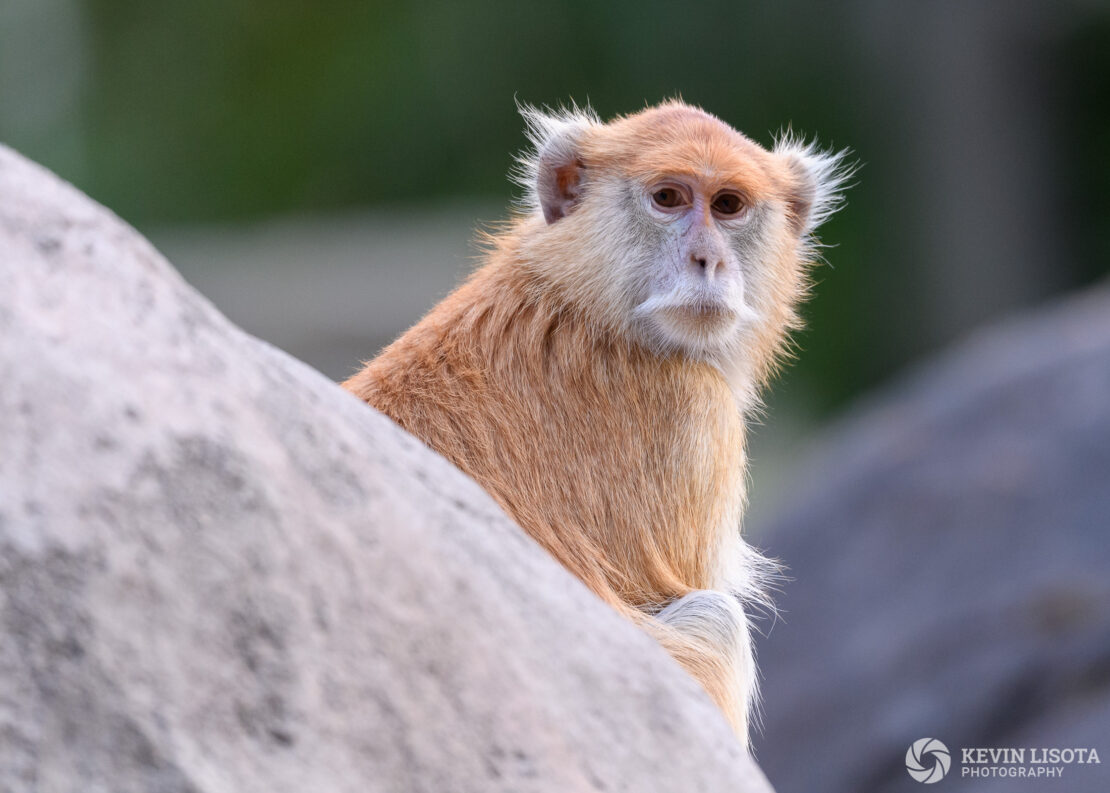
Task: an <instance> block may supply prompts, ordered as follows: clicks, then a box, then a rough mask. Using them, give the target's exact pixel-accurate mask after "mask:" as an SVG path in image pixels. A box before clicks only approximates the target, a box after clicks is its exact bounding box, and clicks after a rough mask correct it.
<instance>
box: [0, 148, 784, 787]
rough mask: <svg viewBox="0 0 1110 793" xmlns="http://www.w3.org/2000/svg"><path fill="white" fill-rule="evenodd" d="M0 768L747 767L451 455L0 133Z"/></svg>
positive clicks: (98, 775) (372, 775) (65, 776)
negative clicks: (198, 285)
mask: <svg viewBox="0 0 1110 793" xmlns="http://www.w3.org/2000/svg"><path fill="white" fill-rule="evenodd" d="M306 266H308V265H306ZM0 790H2V791H42V792H43V793H54V792H55V791H82V793H96V792H97V791H112V792H113V793H127V792H128V791H136V792H137V791H144V792H147V791H167V792H169V791H189V792H190V793H208V792H209V791H266V793H280V792H281V791H298V793H300V792H302V791H330V792H335V793H340V792H341V791H435V793H442V792H444V791H587V790H589V791H594V790H596V791H602V790H604V791H637V792H639V791H729V793H737V791H759V790H769V788H768V787H767V785H766V782H765V780H763V778H762V775H761V774H760V773H759V771H758V769H757V768H755V767H754V765H752V763H751V762H750V761H749V760H747V759H746V758H745V757H744V756H743V754H742V753H741V751H740V749H739V748H738V746H737V744H736V742H735V741H734V739H733V738H732V735H731V733H730V731H729V729H728V727H727V726H726V725H725V723H724V721H723V719H722V718H721V717H720V715H719V714H718V713H717V711H716V710H715V709H714V708H713V706H712V705H711V704H710V703H709V701H708V700H707V698H706V697H705V696H704V695H703V694H702V692H701V691H700V689H698V687H697V686H696V684H695V683H694V682H693V681H692V680H691V679H689V678H687V677H686V676H685V675H684V674H683V673H682V672H681V671H680V670H679V668H678V667H677V666H676V665H675V664H674V663H673V662H672V661H671V660H670V659H669V657H667V656H666V654H665V653H664V652H663V651H662V650H661V649H660V648H659V647H658V646H656V645H655V644H654V643H653V642H652V641H651V640H650V639H649V638H648V637H646V636H645V635H643V634H641V633H640V632H639V631H637V630H636V629H634V628H633V627H632V626H631V625H629V624H626V623H625V622H624V621H623V620H621V619H620V618H619V617H617V616H616V615H615V614H614V613H612V612H611V611H610V610H609V609H608V608H606V607H605V606H603V605H602V604H601V603H600V602H599V601H597V600H596V599H595V598H594V597H593V596H592V595H591V594H590V593H589V592H588V591H586V590H585V588H584V587H582V586H581V585H580V584H579V583H578V582H577V581H576V580H574V579H573V578H572V577H571V576H569V575H568V574H567V573H566V572H565V571H564V570H563V569H562V568H561V567H559V566H558V565H557V564H556V563H555V562H554V561H553V560H551V559H550V558H549V557H548V556H547V555H546V554H545V553H544V552H543V551H542V550H541V549H540V548H539V547H538V546H536V545H535V544H533V543H532V542H531V540H529V539H528V538H527V537H526V536H525V535H524V534H523V533H522V532H521V531H520V530H519V529H518V528H517V527H515V526H514V525H513V524H511V523H510V522H509V521H508V520H507V519H506V518H505V517H504V515H503V514H502V513H501V512H500V511H499V510H498V509H497V508H496V507H495V506H494V504H493V503H492V502H491V501H490V499H489V498H488V497H487V496H486V495H485V494H484V493H483V492H482V491H481V490H480V489H479V488H478V487H477V486H476V485H475V484H473V483H472V482H471V481H469V480H468V479H466V478H465V477H464V476H463V475H462V474H461V473H460V472H458V471H457V470H456V469H454V468H453V467H452V466H450V465H449V464H448V463H446V462H445V461H444V460H442V459H441V458H439V457H438V456H437V455H435V454H433V453H432V452H430V451H429V450H427V449H426V448H424V447H423V446H421V445H420V444H419V443H417V442H416V441H414V440H413V439H412V438H410V437H409V436H407V435H405V434H404V433H403V432H402V431H400V430H399V429H398V428H397V427H395V426H394V425H393V424H392V423H391V422H389V421H388V420H386V419H385V418H384V417H382V416H380V415H378V414H376V413H375V412H373V411H371V410H370V409H369V408H367V407H365V406H364V405H362V404H361V403H359V402H358V401H357V400H355V399H354V398H353V397H351V396H349V395H348V394H346V393H344V392H343V391H341V390H340V389H339V388H338V387H337V386H336V385H334V384H332V383H331V382H328V381H327V380H325V379H324V378H323V377H322V376H320V375H319V374H317V373H316V372H314V371H312V370H311V369H309V368H308V367H306V366H304V365H303V364H300V363H299V362H297V361H295V360H293V359H291V358H289V357H288V356H286V355H285V354H283V353H280V352H278V351H277V350H275V349H273V348H271V347H269V346H268V345H266V344H263V343H261V342H259V341H257V340H255V339H253V338H250V337H248V336H247V335H246V334H244V333H242V332H240V331H238V330H237V329H236V328H234V327H233V326H231V325H230V324H229V323H228V322H227V321H226V320H225V319H223V317H221V316H220V315H219V314H218V313H217V312H216V311H215V310H214V309H213V308H212V307H211V306H210V305H209V304H208V303H207V302H206V301H205V300H204V299H202V298H201V297H199V296H198V295H197V294H196V293H195V292H193V291H192V290H191V289H190V288H189V287H188V286H187V285H186V284H185V283H184V282H183V281H182V280H181V279H180V278H179V277H178V276H177V275H176V273H175V272H174V271H173V270H172V268H171V267H170V266H169V265H168V264H167V263H166V262H165V261H164V260H163V259H162V258H161V257H160V256H159V254H158V253H157V252H156V251H155V250H154V249H153V248H151V247H150V246H149V245H148V244H147V243H146V242H145V241H144V240H143V239H141V238H140V237H139V236H138V235H137V234H136V233H135V232H134V231H133V230H131V229H130V228H128V227H127V226H125V225H124V224H123V223H121V222H120V221H119V220H117V219H116V218H114V217H113V216H112V215H111V214H110V213H108V212H106V211H105V210H104V209H102V208H100V207H98V206H97V205H95V204H94V203H93V202H91V201H90V200H88V199H87V198H85V197H84V196H82V195H80V194H79V193H78V192H76V191H75V190H74V189H73V188H71V187H69V186H68V185H65V184H64V183H62V182H60V181H59V180H57V179H56V178H55V177H53V176H52V175H50V174H48V173H46V172H45V171H43V170H42V169H40V168H38V167H36V166H34V165H32V164H30V163H28V162H26V161H25V160H23V159H22V158H20V157H19V156H18V155H16V154H14V153H12V152H11V151H10V150H6V149H0Z"/></svg>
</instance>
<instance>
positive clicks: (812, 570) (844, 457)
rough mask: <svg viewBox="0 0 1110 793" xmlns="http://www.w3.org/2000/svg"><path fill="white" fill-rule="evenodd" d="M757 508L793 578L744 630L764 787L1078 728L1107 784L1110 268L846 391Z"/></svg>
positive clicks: (1072, 733) (855, 775)
mask: <svg viewBox="0 0 1110 793" xmlns="http://www.w3.org/2000/svg"><path fill="white" fill-rule="evenodd" d="M795 492H796V495H795V497H794V499H793V505H792V508H791V509H790V510H789V511H788V512H786V513H785V514H783V515H781V516H780V517H779V518H778V519H777V520H775V521H773V522H771V523H769V524H768V525H766V526H764V527H762V529H761V531H763V532H765V534H762V535H761V536H766V537H767V538H768V540H767V543H768V545H769V546H770V550H771V552H772V553H773V554H774V555H776V556H779V557H780V558H782V559H783V560H784V561H785V562H786V564H787V565H788V566H789V568H790V575H791V576H792V578H793V579H794V580H793V581H791V582H790V583H789V584H788V585H787V586H786V587H785V591H784V593H783V596H782V597H781V599H780V603H781V605H782V607H783V608H784V611H785V621H781V622H779V624H777V625H775V626H774V628H773V630H772V631H771V632H770V635H769V637H768V639H767V640H765V641H763V642H762V646H761V647H760V648H759V649H760V666H761V668H762V670H763V674H764V677H765V684H764V693H765V708H766V720H765V724H766V729H765V731H764V734H763V736H762V739H761V741H760V742H758V743H757V756H758V757H759V759H760V763H761V765H762V766H763V768H764V770H765V771H766V772H767V775H768V777H769V778H770V780H771V781H772V782H773V783H774V784H775V786H776V788H777V789H779V790H781V791H787V792H789V791H798V792H799V793H801V792H802V791H807V792H808V791H816V790H820V791H824V793H841V792H843V793H849V792H851V793H858V791H875V792H881V791H894V790H914V789H918V788H917V783H916V782H913V781H912V780H911V779H910V778H909V776H908V775H907V773H906V770H905V763H904V759H905V754H906V750H907V748H908V747H909V746H910V744H911V743H912V742H913V741H914V740H916V739H919V738H925V737H934V738H939V739H940V740H941V741H943V742H944V743H945V744H946V745H947V746H948V747H949V749H950V751H952V752H953V753H954V755H953V758H954V761H955V762H956V763H959V757H958V756H957V754H955V753H958V752H959V748H960V747H1091V746H1094V747H1096V748H1097V749H1098V751H1099V752H1100V754H1101V758H1100V759H1101V760H1102V764H1101V765H1092V766H1081V765H1075V766H1068V767H1066V768H1065V772H1064V776H1063V777H1061V778H1059V779H1056V780H1041V781H1040V782H1039V783H1038V782H1036V781H1033V782H1030V781H1029V780H1021V779H1009V778H999V779H970V778H964V777H961V776H960V773H962V772H961V770H960V768H959V766H958V765H955V766H954V767H953V769H952V771H951V772H950V776H949V778H946V779H944V780H943V782H942V783H941V784H939V785H938V787H937V789H938V790H939V789H941V788H942V787H943V789H944V790H946V791H965V790H967V791H972V790H974V791H976V792H977V793H978V792H981V791H995V790H999V791H1001V790H1007V791H1009V790H1017V789H1019V788H1020V789H1026V790H1067V791H1069V792H1070V793H1085V792H1086V791H1091V792H1092V793H1093V791H1106V790H1108V789H1110V744H1108V743H1107V738H1108V737H1110V286H1107V285H1103V286H1101V287H1099V288H1096V289H1094V290H1092V291H1090V292H1088V293H1086V294H1083V295H1081V296H1078V297H1075V298H1072V299H1071V300H1069V301H1067V302H1065V303H1063V304H1061V305H1058V306H1056V307H1054V308H1052V309H1050V310H1047V311H1044V312H1043V313H1040V314H1037V315H1035V316H1032V317H1029V318H1025V319H1021V320H1017V321H1015V322H1012V323H1010V324H1008V325H1005V326H1002V327H998V328H996V329H994V330H991V331H988V332H985V333H983V334H981V335H980V336H978V337H976V338H975V339H973V340H971V341H970V342H969V343H967V344H966V345H964V346H963V347H961V348H959V349H957V350H955V351H953V352H952V353H950V354H949V355H947V356H945V357H944V358H943V359H941V360H939V361H938V362H936V363H935V364H933V365H931V366H929V367H927V368H924V369H922V370H919V371H918V372H917V373H916V374H915V375H914V376H912V377H910V378H909V379H907V380H906V381H905V382H903V383H902V384H901V385H900V386H898V387H896V388H894V389H891V390H890V391H888V392H887V393H885V394H884V395H882V396H880V397H878V398H877V399H875V400H873V401H872V402H871V403H870V404H869V405H867V406H864V407H863V408H861V409H860V410H859V411H858V412H857V413H856V415H855V416H854V417H853V418H851V419H849V420H847V421H846V422H845V423H844V424H843V425H842V426H841V427H840V428H839V429H838V430H836V431H834V432H833V433H832V437H831V438H829V439H828V441H827V443H825V444H824V448H823V450H822V451H821V452H820V453H819V454H818V455H817V456H816V457H815V459H813V460H812V462H811V464H810V465H809V466H808V467H807V468H806V470H805V471H804V472H803V473H802V474H801V475H800V476H799V478H798V480H797V482H796V491H795Z"/></svg>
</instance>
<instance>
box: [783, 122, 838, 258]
mask: <svg viewBox="0 0 1110 793" xmlns="http://www.w3.org/2000/svg"><path fill="white" fill-rule="evenodd" d="M774 153H775V154H776V155H777V156H778V157H779V158H781V160H782V161H783V162H784V164H785V165H786V169H787V172H788V174H789V176H788V180H787V185H788V186H787V195H786V203H787V207H788V209H789V212H790V223H791V227H792V228H793V229H794V233H796V234H797V235H798V236H800V237H804V236H808V235H810V234H812V233H813V232H814V231H816V230H817V227H818V226H820V225H821V224H822V223H824V222H825V221H826V220H828V219H829V217H830V216H832V214H833V213H834V212H836V211H837V210H838V209H840V207H841V206H842V205H843V204H844V190H845V189H846V188H847V187H848V184H847V182H848V180H849V179H851V178H852V176H853V174H855V172H856V169H857V166H856V165H855V164H850V163H848V162H847V157H848V156H849V154H850V152H849V150H848V149H843V150H841V151H838V152H833V151H822V150H821V149H819V148H818V147H817V143H816V142H810V143H806V142H805V141H804V140H802V139H801V138H798V137H795V136H794V134H793V133H791V132H790V131H786V132H784V133H783V134H782V135H780V136H779V139H778V140H777V141H776V142H775V148H774Z"/></svg>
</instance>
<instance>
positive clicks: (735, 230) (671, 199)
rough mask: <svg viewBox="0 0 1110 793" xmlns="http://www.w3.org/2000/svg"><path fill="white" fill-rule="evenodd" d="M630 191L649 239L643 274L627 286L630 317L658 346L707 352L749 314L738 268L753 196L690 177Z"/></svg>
mask: <svg viewBox="0 0 1110 793" xmlns="http://www.w3.org/2000/svg"><path fill="white" fill-rule="evenodd" d="M632 190H633V192H634V193H638V194H639V195H638V196H636V198H638V200H636V201H633V202H630V203H631V204H632V207H631V208H632V210H633V211H635V212H637V213H638V214H639V215H640V217H641V222H640V223H639V225H641V226H642V227H643V233H644V237H645V239H646V240H648V241H649V242H648V245H647V248H646V250H645V251H644V257H645V258H647V259H648V261H647V262H645V263H644V266H643V273H642V275H641V277H639V278H635V277H634V278H633V279H631V281H632V283H630V284H629V286H630V287H632V293H633V294H634V295H635V298H634V301H635V300H636V299H638V302H635V305H633V306H632V314H633V316H634V317H635V318H636V320H637V321H638V323H640V324H641V325H642V329H643V331H644V332H646V333H647V334H649V335H650V336H651V337H653V338H654V339H656V340H657V341H659V342H662V343H663V344H665V345H666V346H673V347H679V348H681V349H685V350H689V351H698V352H707V351H710V350H712V349H713V348H715V347H718V346H721V345H724V344H727V343H728V342H729V340H731V339H732V338H734V337H735V336H736V335H737V333H738V332H739V330H740V328H741V326H742V325H743V324H744V323H746V322H750V321H753V320H754V319H755V318H756V312H755V310H754V309H753V308H752V307H751V306H750V305H749V304H748V302H747V300H746V294H745V292H746V287H747V283H746V282H747V281H749V280H750V279H751V277H752V275H753V269H752V267H750V266H749V267H745V266H744V263H745V260H746V259H747V258H748V257H749V254H750V252H751V249H753V248H754V247H757V246H755V245H753V243H755V242H757V239H756V232H757V231H758V228H759V225H760V224H759V222H758V221H759V215H760V212H759V210H758V209H756V208H755V207H754V206H753V203H754V202H753V199H752V198H751V197H750V196H749V195H747V194H746V193H745V192H743V191H742V190H741V188H739V187H737V186H735V185H729V184H726V185H723V186H722V185H719V184H715V183H714V181H713V180H710V179H705V178H700V177H699V176H696V175H690V174H682V175H679V174H676V175H667V176H665V177H664V178H663V179H661V180H655V179H649V180H647V184H640V183H636V184H635V185H634V186H633V187H632ZM745 270H746V272H745Z"/></svg>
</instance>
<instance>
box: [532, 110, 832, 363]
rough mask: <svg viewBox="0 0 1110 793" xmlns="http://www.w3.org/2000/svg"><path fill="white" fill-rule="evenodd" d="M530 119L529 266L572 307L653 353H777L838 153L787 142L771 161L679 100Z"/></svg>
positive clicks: (825, 207)
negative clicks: (627, 111)
mask: <svg viewBox="0 0 1110 793" xmlns="http://www.w3.org/2000/svg"><path fill="white" fill-rule="evenodd" d="M524 115H525V119H526V121H527V122H528V124H529V133H530V136H531V138H532V140H533V142H534V143H535V144H536V154H535V156H531V157H525V158H523V159H522V160H521V166H522V168H521V172H520V174H519V176H520V181H521V183H522V184H524V185H525V187H526V188H527V189H528V191H529V195H528V202H529V204H530V205H531V208H534V215H533V216H532V217H533V218H535V220H536V221H539V220H540V219H541V218H542V225H541V224H540V223H538V222H537V224H536V226H535V232H534V233H532V232H529V233H528V234H526V235H524V236H525V237H527V238H528V240H529V247H530V254H529V256H527V257H526V258H527V259H528V260H529V261H531V262H535V263H536V269H537V271H539V272H540V274H541V275H542V276H543V277H545V278H546V279H549V280H552V281H555V282H557V283H559V285H560V286H561V287H562V289H563V291H564V292H565V293H566V294H568V295H570V299H571V301H572V302H573V303H574V304H575V307H576V309H578V310H580V311H584V312H586V313H587V314H590V315H592V316H593V317H594V318H595V320H596V321H597V323H598V324H602V325H607V326H608V327H610V328H615V329H616V330H618V331H619V332H622V333H626V334H629V335H632V336H633V337H634V338H637V339H638V340H639V341H640V342H641V343H643V344H645V345H648V346H650V347H652V348H653V349H656V350H658V351H660V352H661V353H667V354H671V353H675V352H679V353H684V354H687V355H692V356H697V357H699V358H703V359H711V360H723V359H735V358H736V357H737V356H743V355H744V352H745V350H746V349H754V348H757V347H758V348H764V347H768V346H772V347H773V346H775V345H777V344H779V343H780V341H779V340H781V337H782V333H783V329H785V328H789V327H791V326H792V325H793V324H794V322H795V314H794V307H795V306H796V305H797V303H798V301H799V299H800V297H801V296H802V295H803V294H804V292H805V289H806V269H807V268H808V266H809V265H810V264H811V263H812V260H813V258H814V256H813V250H812V246H813V244H814V242H813V237H812V232H813V231H814V230H815V229H816V227H817V225H818V224H819V223H820V222H821V221H822V220H823V219H824V218H825V217H827V216H828V215H829V214H831V213H832V211H833V210H834V209H835V208H836V206H837V204H838V202H839V200H840V199H839V195H840V193H839V190H840V188H841V187H842V184H843V181H844V178H845V176H846V174H845V173H844V172H843V170H842V169H841V168H840V166H841V162H842V154H828V153H822V152H818V151H817V150H816V149H815V148H814V147H812V146H807V145H805V144H802V143H800V142H799V141H796V140H794V139H792V138H785V139H783V140H780V141H779V143H778V144H777V145H776V147H775V148H774V150H773V151H768V150H767V149H765V148H763V147H762V146H760V145H758V144H757V143H755V142H754V141H752V140H750V139H749V138H747V137H745V136H744V135H742V134H740V133H739V132H737V131H736V130H734V129H733V128H732V127H730V126H728V125H727V124H725V123H724V122H722V121H721V120H720V119H717V118H716V117H714V116H711V115H709V114H708V113H705V112H704V111H702V110H699V109H697V108H694V107H690V106H689V105H685V104H682V103H681V102H668V103H665V104H663V105H660V106H658V107H653V108H648V109H647V110H644V111H642V112H640V113H636V114H634V115H631V116H625V117H622V118H618V119H616V120H614V121H612V122H610V123H608V124H603V123H601V122H600V120H599V119H598V118H597V117H596V116H595V115H593V114H592V112H591V111H588V110H587V111H579V110H576V109H575V110H572V111H564V112H561V113H556V114H546V113H541V112H539V111H536V110H532V109H528V108H525V109H524ZM757 354H758V355H759V356H762V357H764V358H768V357H773V353H770V355H769V354H768V353H767V351H766V350H763V349H761V350H759V351H757Z"/></svg>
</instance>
